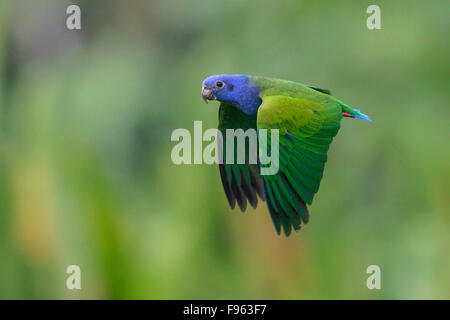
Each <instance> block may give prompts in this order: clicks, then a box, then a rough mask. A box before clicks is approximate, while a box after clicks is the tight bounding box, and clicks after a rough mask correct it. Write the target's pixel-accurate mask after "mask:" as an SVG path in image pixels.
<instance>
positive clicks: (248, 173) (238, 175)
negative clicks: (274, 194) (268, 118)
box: [217, 103, 265, 211]
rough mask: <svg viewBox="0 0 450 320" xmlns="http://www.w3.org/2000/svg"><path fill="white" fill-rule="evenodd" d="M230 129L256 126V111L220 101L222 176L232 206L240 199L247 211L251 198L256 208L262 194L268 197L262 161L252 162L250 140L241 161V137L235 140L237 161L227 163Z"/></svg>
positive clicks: (242, 208) (235, 158) (253, 127)
mask: <svg viewBox="0 0 450 320" xmlns="http://www.w3.org/2000/svg"><path fill="white" fill-rule="evenodd" d="M226 129H242V130H244V131H246V130H247V129H255V130H256V115H253V116H249V115H247V114H245V113H243V112H242V111H240V110H239V109H237V108H235V107H232V106H230V105H227V104H225V103H221V104H220V108H219V130H220V131H221V132H222V137H223V141H220V139H218V140H217V141H218V150H219V159H223V164H219V170H220V178H221V179H222V185H223V189H224V191H225V194H226V196H227V199H228V202H229V203H230V206H231V208H233V209H234V207H235V204H236V201H237V203H238V206H239V208H240V209H241V210H242V211H245V209H246V208H247V200H248V202H249V203H250V205H251V206H252V207H254V208H256V206H257V205H258V197H257V195H259V197H260V198H261V199H262V200H264V199H265V198H264V190H263V181H262V178H261V176H260V174H259V167H258V164H250V163H249V145H248V140H246V146H245V153H246V154H245V162H244V163H243V164H238V163H237V154H238V153H237V141H236V140H237V139H236V138H235V137H232V139H235V141H234V146H235V149H234V159H233V164H228V163H226V157H225V156H224V155H226V154H227V153H226V146H227V135H226Z"/></svg>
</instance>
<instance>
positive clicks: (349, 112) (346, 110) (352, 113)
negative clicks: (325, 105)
mask: <svg viewBox="0 0 450 320" xmlns="http://www.w3.org/2000/svg"><path fill="white" fill-rule="evenodd" d="M342 115H343V116H344V117H349V118H358V119H363V120H366V121H369V122H372V119H370V117H369V116H368V115H366V114H364V113H361V112H360V111H359V110H358V109H352V108H350V107H349V106H345V105H344V106H342Z"/></svg>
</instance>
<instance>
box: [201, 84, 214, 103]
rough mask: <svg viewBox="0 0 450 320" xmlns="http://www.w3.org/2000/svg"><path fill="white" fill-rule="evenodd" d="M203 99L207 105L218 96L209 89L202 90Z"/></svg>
mask: <svg viewBox="0 0 450 320" xmlns="http://www.w3.org/2000/svg"><path fill="white" fill-rule="evenodd" d="M202 98H203V100H204V101H205V102H206V103H208V100H216V96H215V95H214V94H213V93H212V91H211V89H209V88H207V87H203V88H202Z"/></svg>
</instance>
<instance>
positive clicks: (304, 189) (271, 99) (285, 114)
mask: <svg viewBox="0 0 450 320" xmlns="http://www.w3.org/2000/svg"><path fill="white" fill-rule="evenodd" d="M262 101H263V102H262V104H261V106H260V108H259V110H258V115H257V127H258V129H278V130H279V171H278V173H277V174H275V175H264V176H262V177H263V180H264V190H265V193H266V199H267V205H268V208H269V212H270V215H271V217H272V220H273V223H274V225H275V228H276V230H277V232H278V233H280V232H281V227H282V228H283V230H284V232H285V234H286V235H289V234H290V232H291V229H292V227H293V228H294V229H296V230H298V229H300V224H301V221H303V222H304V223H307V222H308V209H307V207H306V204H311V203H312V200H313V197H314V194H315V193H316V192H317V191H318V189H319V185H320V181H321V179H322V174H323V169H324V166H325V162H326V161H327V152H328V148H329V146H330V143H331V141H332V139H333V137H334V136H335V135H336V134H337V132H338V130H339V127H340V120H341V118H342V107H341V105H340V104H339V102H337V101H335V100H333V99H330V100H328V101H324V102H316V101H311V100H309V99H303V98H292V97H289V96H283V95H275V96H273V95H272V96H262ZM268 131H269V132H270V130H268ZM267 141H268V146H267V148H268V151H269V152H270V141H271V139H270V138H269V137H268V139H267ZM261 147H262V146H260V148H261ZM269 154H270V153H269Z"/></svg>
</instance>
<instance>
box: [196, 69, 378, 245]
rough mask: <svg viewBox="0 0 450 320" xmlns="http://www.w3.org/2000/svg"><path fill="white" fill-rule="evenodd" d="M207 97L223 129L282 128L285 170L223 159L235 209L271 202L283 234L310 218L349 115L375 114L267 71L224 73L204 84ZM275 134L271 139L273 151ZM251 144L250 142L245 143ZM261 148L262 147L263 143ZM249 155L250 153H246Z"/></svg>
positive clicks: (225, 185)
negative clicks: (215, 105)
mask: <svg viewBox="0 0 450 320" xmlns="http://www.w3.org/2000/svg"><path fill="white" fill-rule="evenodd" d="M202 98H203V100H204V101H205V102H206V103H207V102H208V101H209V100H217V101H219V102H220V105H219V124H218V131H220V132H221V133H223V139H224V141H223V142H222V143H221V146H219V150H218V151H219V152H221V153H222V154H225V152H226V145H227V143H226V141H225V139H226V138H225V137H226V135H225V131H226V130H227V129H234V130H237V129H242V130H248V129H254V130H256V131H257V132H259V131H258V130H261V129H267V130H268V131H269V130H272V129H278V132H279V136H278V143H279V149H278V150H279V151H278V152H279V169H278V172H277V173H276V174H273V175H261V173H260V170H259V169H260V166H261V164H260V163H259V161H257V162H256V163H250V162H249V161H245V162H244V163H236V162H233V163H228V161H222V163H220V162H219V173H220V177H221V181H222V186H223V189H224V192H225V195H226V197H227V200H228V203H229V205H230V207H231V208H232V209H234V208H235V205H236V203H237V205H238V206H239V208H240V210H241V211H242V212H245V211H246V209H247V202H248V203H249V204H250V205H251V206H252V207H253V208H256V207H257V205H258V197H259V199H261V200H262V201H265V202H266V204H267V208H268V211H269V215H270V217H271V220H272V222H273V225H274V227H275V230H276V232H277V234H278V235H280V234H281V230H283V231H284V234H285V236H286V237H287V236H289V235H290V234H291V231H292V230H295V231H297V230H300V227H301V225H302V224H306V223H307V222H308V220H309V211H308V206H309V205H311V204H312V201H313V197H314V195H315V194H316V193H317V192H318V190H319V185H320V182H321V180H322V176H323V171H324V167H325V163H326V161H327V152H328V149H329V146H330V144H331V141H332V140H333V138H334V137H335V136H336V134H337V133H338V131H339V128H340V122H341V119H342V118H343V117H347V118H354V119H362V120H366V121H369V122H371V121H372V120H371V119H370V117H369V116H367V115H365V114H363V113H361V112H360V110H358V109H354V108H352V107H350V106H348V105H346V104H345V103H343V102H341V101H339V100H338V99H336V98H335V97H333V96H332V95H331V92H330V91H329V90H327V89H320V88H316V87H312V86H308V85H304V84H301V83H297V82H293V81H288V80H281V79H275V78H269V77H262V76H249V75H243V74H221V75H213V76H210V77H207V78H206V79H205V80H204V81H203V83H202ZM270 143H271V139H267V144H268V146H267V149H268V150H270ZM245 146H246V148H247V147H248V145H247V144H246V145H245ZM259 147H260V146H259ZM246 160H247V158H246Z"/></svg>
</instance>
